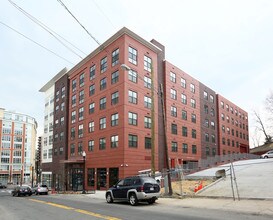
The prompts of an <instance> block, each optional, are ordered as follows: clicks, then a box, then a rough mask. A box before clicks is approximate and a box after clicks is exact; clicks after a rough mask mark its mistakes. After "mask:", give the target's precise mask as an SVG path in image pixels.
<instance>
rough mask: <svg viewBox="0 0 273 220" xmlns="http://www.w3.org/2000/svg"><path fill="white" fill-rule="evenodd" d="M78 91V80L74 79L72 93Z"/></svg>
mask: <svg viewBox="0 0 273 220" xmlns="http://www.w3.org/2000/svg"><path fill="white" fill-rule="evenodd" d="M76 89H77V79H74V80H73V81H72V92H75V91H76Z"/></svg>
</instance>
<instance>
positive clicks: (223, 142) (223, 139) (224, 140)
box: [222, 137, 226, 145]
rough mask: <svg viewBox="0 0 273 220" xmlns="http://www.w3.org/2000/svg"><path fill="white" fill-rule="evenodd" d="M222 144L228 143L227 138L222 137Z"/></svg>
mask: <svg viewBox="0 0 273 220" xmlns="http://www.w3.org/2000/svg"><path fill="white" fill-rule="evenodd" d="M222 144H223V145H225V144H226V139H225V138H224V137H223V138H222Z"/></svg>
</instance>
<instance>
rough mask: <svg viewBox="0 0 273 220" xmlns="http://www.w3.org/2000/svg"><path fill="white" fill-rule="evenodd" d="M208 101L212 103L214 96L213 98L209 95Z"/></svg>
mask: <svg viewBox="0 0 273 220" xmlns="http://www.w3.org/2000/svg"><path fill="white" fill-rule="evenodd" d="M209 101H210V102H211V103H214V96H213V95H210V96H209Z"/></svg>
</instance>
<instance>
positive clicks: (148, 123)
mask: <svg viewBox="0 0 273 220" xmlns="http://www.w3.org/2000/svg"><path fill="white" fill-rule="evenodd" d="M144 127H145V128H151V127H152V119H151V118H150V117H146V116H145V117H144Z"/></svg>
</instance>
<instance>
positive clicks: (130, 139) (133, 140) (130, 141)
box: [128, 134, 138, 148]
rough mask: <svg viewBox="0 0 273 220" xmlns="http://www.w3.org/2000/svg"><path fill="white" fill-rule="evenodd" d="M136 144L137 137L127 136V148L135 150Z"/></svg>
mask: <svg viewBox="0 0 273 220" xmlns="http://www.w3.org/2000/svg"><path fill="white" fill-rule="evenodd" d="M137 142H138V138H137V135H132V134H129V136H128V146H129V147H135V148H137V144H138V143H137Z"/></svg>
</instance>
